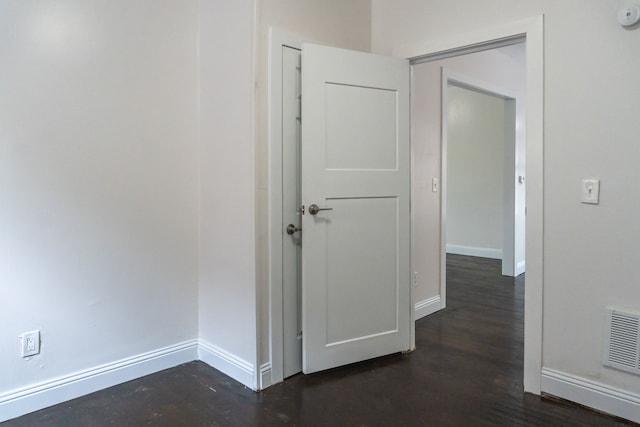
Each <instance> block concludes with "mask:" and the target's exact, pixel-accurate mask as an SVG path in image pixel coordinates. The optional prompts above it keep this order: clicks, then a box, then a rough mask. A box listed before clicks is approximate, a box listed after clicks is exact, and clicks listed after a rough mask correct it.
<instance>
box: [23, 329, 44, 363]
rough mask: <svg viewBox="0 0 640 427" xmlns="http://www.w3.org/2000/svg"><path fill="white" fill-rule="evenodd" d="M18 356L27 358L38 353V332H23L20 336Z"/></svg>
mask: <svg viewBox="0 0 640 427" xmlns="http://www.w3.org/2000/svg"><path fill="white" fill-rule="evenodd" d="M20 339H21V343H20V344H21V345H20V349H21V352H20V354H21V355H22V357H29V356H33V355H35V354H38V353H40V331H31V332H25V333H24V334H22V335H20Z"/></svg>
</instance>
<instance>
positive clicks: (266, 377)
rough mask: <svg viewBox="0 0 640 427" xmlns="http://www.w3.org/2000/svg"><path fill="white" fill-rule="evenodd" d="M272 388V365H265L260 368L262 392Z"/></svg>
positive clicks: (260, 387)
mask: <svg viewBox="0 0 640 427" xmlns="http://www.w3.org/2000/svg"><path fill="white" fill-rule="evenodd" d="M270 386H271V363H263V364H262V365H261V366H260V386H259V389H260V390H264V389H265V388H267V387H270Z"/></svg>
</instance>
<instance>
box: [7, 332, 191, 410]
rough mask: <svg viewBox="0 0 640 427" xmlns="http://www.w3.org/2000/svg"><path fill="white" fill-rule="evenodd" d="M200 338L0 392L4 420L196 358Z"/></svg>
mask: <svg viewBox="0 0 640 427" xmlns="http://www.w3.org/2000/svg"><path fill="white" fill-rule="evenodd" d="M197 356H198V342H197V340H190V341H185V342H183V343H180V344H175V345H171V346H168V347H164V348H161V349H158V350H154V351H150V352H148V353H143V354H139V355H137V356H133V357H128V358H125V359H121V360H118V361H116V362H112V363H107V364H104V365H100V366H97V367H94V368H90V369H85V370H83V371H78V372H75V373H73V374H70V375H65V376H62V377H58V378H55V379H52V380H48V381H44V382H41V383H38V384H35V385H31V386H28V387H24V388H21V389H17V390H12V391H9V392H7V393H3V394H0V422H2V421H6V420H9V419H12V418H15V417H19V416H22V415H25V414H28V413H30V412H33V411H37V410H40V409H43V408H47V407H49V406H52V405H56V404H58V403H62V402H65V401H67V400H70V399H75V398H77V397H80V396H84V395H86V394H89V393H93V392H96V391H99V390H103V389H105V388H108V387H112V386H114V385H117V384H122V383H124V382H127V381H131V380H134V379H136V378H140V377H143V376H145V375H149V374H152V373H155V372H158V371H162V370H164V369H168V368H172V367H174V366H177V365H180V364H182V363H187V362H191V361H193V360H196V359H197Z"/></svg>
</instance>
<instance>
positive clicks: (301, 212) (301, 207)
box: [298, 205, 304, 215]
mask: <svg viewBox="0 0 640 427" xmlns="http://www.w3.org/2000/svg"><path fill="white" fill-rule="evenodd" d="M298 213H299V214H300V215H304V205H302V206H300V209H298Z"/></svg>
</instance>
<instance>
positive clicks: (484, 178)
mask: <svg viewBox="0 0 640 427" xmlns="http://www.w3.org/2000/svg"><path fill="white" fill-rule="evenodd" d="M447 100H448V107H447V108H448V110H447V116H446V117H447V126H448V131H447V169H446V170H447V209H446V212H447V221H446V238H447V252H451V253H458V251H459V250H460V249H462V252H465V251H470V250H471V249H470V248H473V250H472V252H473V251H475V252H476V253H477V254H478V256H482V255H484V256H486V257H488V258H498V259H502V250H503V248H502V234H503V224H504V218H503V213H502V211H503V205H504V203H503V198H504V179H508V177H505V176H503V175H504V163H505V158H504V157H505V155H504V150H505V100H504V99H502V98H498V97H496V96H492V95H488V94H486V93H481V92H477V91H473V90H470V89H466V88H463V87H459V86H454V85H449V87H448V88H447ZM462 252H460V253H462Z"/></svg>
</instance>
